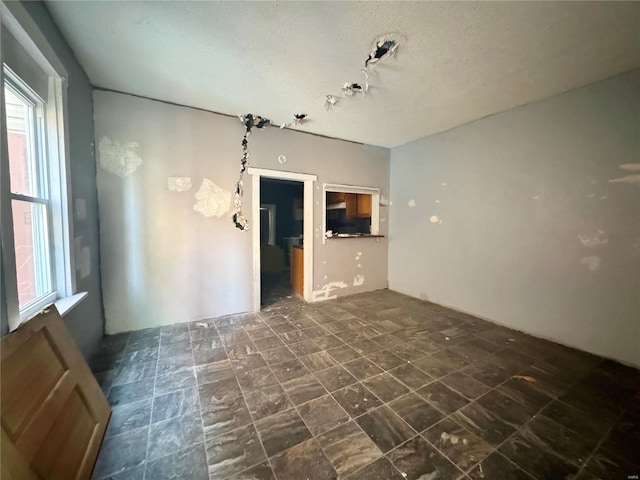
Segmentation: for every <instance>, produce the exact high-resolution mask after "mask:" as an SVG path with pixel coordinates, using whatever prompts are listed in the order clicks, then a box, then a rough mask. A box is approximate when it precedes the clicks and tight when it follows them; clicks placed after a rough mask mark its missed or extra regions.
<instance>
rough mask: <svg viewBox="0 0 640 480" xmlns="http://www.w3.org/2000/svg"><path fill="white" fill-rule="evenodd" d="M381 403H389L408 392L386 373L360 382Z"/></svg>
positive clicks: (407, 389) (406, 388)
mask: <svg viewBox="0 0 640 480" xmlns="http://www.w3.org/2000/svg"><path fill="white" fill-rule="evenodd" d="M362 383H363V384H364V385H365V386H366V387H367V388H368V389H369V390H371V391H372V392H373V393H375V394H376V396H377V397H378V398H379V399H380V400H382V401H383V402H390V401H391V400H394V399H396V398H398V397H400V396H402V395H404V394H405V393H407V392H408V391H409V388H408V387H406V386H405V385H403V384H402V383H400V382H399V381H398V380H396V379H395V378H394V377H393V376H391V375H390V374H388V373H383V374H381V375H376V376H375V377H371V378H369V379H368V380H365V381H364V382H362Z"/></svg>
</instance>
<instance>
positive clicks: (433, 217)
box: [429, 215, 442, 223]
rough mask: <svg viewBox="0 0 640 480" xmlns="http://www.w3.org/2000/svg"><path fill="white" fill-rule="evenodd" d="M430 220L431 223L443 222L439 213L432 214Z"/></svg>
mask: <svg viewBox="0 0 640 480" xmlns="http://www.w3.org/2000/svg"><path fill="white" fill-rule="evenodd" d="M429 221H430V222H431V223H442V220H441V219H440V217H439V216H438V215H431V217H429Z"/></svg>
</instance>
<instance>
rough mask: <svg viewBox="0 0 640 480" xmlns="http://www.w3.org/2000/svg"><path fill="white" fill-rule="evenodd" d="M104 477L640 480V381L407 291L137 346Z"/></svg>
mask: <svg viewBox="0 0 640 480" xmlns="http://www.w3.org/2000/svg"><path fill="white" fill-rule="evenodd" d="M91 364H92V367H93V369H94V371H95V372H96V377H97V378H98V380H99V381H100V383H101V385H102V387H103V389H104V391H105V393H106V394H107V396H108V398H109V401H110V402H111V404H112V405H113V415H112V418H111V422H110V425H109V428H108V430H107V433H106V438H105V441H104V444H103V446H102V450H101V453H100V457H99V460H98V463H97V466H96V470H95V478H96V479H103V478H113V479H120V480H123V479H129V480H133V479H146V480H162V479H172V480H178V479H185V480H187V479H188V480H198V479H210V480H214V479H245V480H248V479H256V480H265V479H277V480H287V479H295V480H304V479H317V480H325V479H337V478H341V479H344V480H369V479H371V480H374V479H380V480H393V479H397V480H401V479H403V478H406V479H409V480H412V479H418V478H431V479H439V480H446V479H459V478H462V479H487V480H490V479H499V480H505V479H529V480H531V479H532V478H535V479H540V480H553V479H556V478H557V479H568V478H576V479H596V478H611V479H620V478H625V479H626V478H627V476H628V475H637V474H640V465H639V464H640V450H639V448H640V447H639V446H640V371H638V370H635V369H632V368H628V367H624V366H622V365H620V364H617V363H615V362H612V361H608V360H603V359H600V358H598V357H595V356H593V355H589V354H586V353H583V352H579V351H576V350H571V349H568V348H565V347H562V346H559V345H556V344H553V343H549V342H545V341H542V340H539V339H536V338H533V337H529V336H526V335H523V334H520V333H518V332H515V331H512V330H508V329H506V328H502V327H498V326H496V325H492V324H490V323H487V322H484V321H481V320H478V319H476V318H473V317H471V316H469V315H464V314H461V313H458V312H455V311H452V310H448V309H445V308H442V307H439V306H437V305H433V304H430V303H426V302H421V301H418V300H415V299H412V298H409V297H405V296H402V295H399V294H396V293H393V292H389V291H378V292H372V293H367V294H362V295H356V296H351V297H346V298H342V299H337V300H333V301H329V302H324V303H319V304H313V305H306V304H303V303H301V302H300V301H299V300H296V299H286V298H285V299H284V300H280V301H278V302H275V303H273V304H271V305H270V306H269V307H266V308H265V309H264V310H263V311H262V312H261V313H260V314H246V315H235V316H229V317H224V318H218V319H213V320H208V321H205V322H193V323H190V324H181V325H171V326H167V327H162V328H157V329H150V330H142V331H136V332H132V333H127V334H119V335H114V336H110V337H106V338H105V339H104V343H103V348H102V351H101V352H100V354H99V355H98V356H97V357H96V358H94V359H92V361H91Z"/></svg>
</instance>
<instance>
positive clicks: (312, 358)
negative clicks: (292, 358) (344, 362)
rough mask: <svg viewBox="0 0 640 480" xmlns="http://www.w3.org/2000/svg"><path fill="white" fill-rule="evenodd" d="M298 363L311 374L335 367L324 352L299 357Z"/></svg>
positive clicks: (329, 356)
mask: <svg viewBox="0 0 640 480" xmlns="http://www.w3.org/2000/svg"><path fill="white" fill-rule="evenodd" d="M300 361H301V362H302V363H304V365H305V366H306V367H307V369H308V370H309V371H311V372H319V371H321V370H326V369H327V368H331V367H334V366H335V365H336V362H335V360H334V359H333V358H332V357H331V355H329V354H328V353H327V352H326V351H322V352H317V353H312V354H311V355H307V356H303V357H300Z"/></svg>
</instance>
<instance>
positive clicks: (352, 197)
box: [344, 193, 358, 218]
mask: <svg viewBox="0 0 640 480" xmlns="http://www.w3.org/2000/svg"><path fill="white" fill-rule="evenodd" d="M344 197H345V198H344V201H345V203H346V204H347V218H353V217H357V216H358V195H357V194H355V193H345V194H344Z"/></svg>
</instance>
